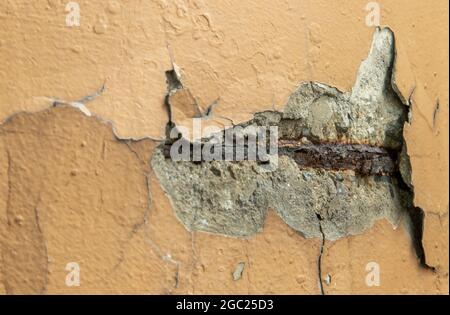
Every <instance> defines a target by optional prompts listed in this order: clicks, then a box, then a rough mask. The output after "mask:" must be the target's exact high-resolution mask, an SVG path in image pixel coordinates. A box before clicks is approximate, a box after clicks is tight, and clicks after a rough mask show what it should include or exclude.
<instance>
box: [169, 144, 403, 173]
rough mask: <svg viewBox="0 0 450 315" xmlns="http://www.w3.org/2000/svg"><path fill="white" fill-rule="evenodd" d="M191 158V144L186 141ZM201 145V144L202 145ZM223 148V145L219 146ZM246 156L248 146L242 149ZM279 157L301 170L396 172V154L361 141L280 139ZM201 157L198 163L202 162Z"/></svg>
mask: <svg viewBox="0 0 450 315" xmlns="http://www.w3.org/2000/svg"><path fill="white" fill-rule="evenodd" d="M189 146H190V149H191V154H190V155H191V158H192V152H193V151H192V150H193V147H192V144H189ZM201 147H203V145H202V146H201ZM170 148H171V144H166V145H165V148H164V156H165V157H166V158H170ZM222 149H223V150H222V151H224V147H222ZM243 150H244V154H243V156H244V157H245V158H244V160H246V159H248V158H247V157H248V152H247V147H244V148H243ZM278 154H279V156H283V155H284V156H289V157H290V158H292V159H293V160H294V161H295V163H297V165H298V166H299V168H300V169H303V168H316V169H324V170H353V171H355V172H356V173H358V174H362V175H391V174H394V173H395V172H396V171H397V163H396V160H397V156H396V155H397V154H396V152H392V151H389V150H386V149H384V148H381V147H374V146H369V145H364V144H342V143H318V144H313V143H304V142H301V141H296V140H279V142H278ZM202 161H203V159H202V160H201V161H199V162H202Z"/></svg>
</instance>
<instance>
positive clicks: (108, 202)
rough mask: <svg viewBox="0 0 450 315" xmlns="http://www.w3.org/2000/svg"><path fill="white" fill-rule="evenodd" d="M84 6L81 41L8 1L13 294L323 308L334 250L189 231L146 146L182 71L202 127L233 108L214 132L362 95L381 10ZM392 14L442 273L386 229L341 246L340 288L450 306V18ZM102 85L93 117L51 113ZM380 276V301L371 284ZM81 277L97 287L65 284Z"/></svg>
mask: <svg viewBox="0 0 450 315" xmlns="http://www.w3.org/2000/svg"><path fill="white" fill-rule="evenodd" d="M77 2H78V3H79V5H80V9H81V11H80V13H81V25H80V26H79V27H67V26H66V25H65V18H66V15H67V12H65V4H66V2H65V1H62V0H39V1H32V2H30V1H25V0H4V1H1V3H0V60H2V62H1V63H0V121H2V124H1V125H0V216H1V217H0V224H1V225H0V241H1V250H2V252H1V260H0V266H1V272H0V283H1V284H0V292H2V293H98V292H103V293H198V294H200V293H221V294H222V293H305V294H319V293H320V288H319V285H318V274H317V259H318V256H319V254H320V248H321V239H319V238H314V239H305V238H303V237H302V236H301V235H299V234H297V233H296V232H295V231H294V230H292V229H291V228H289V227H288V226H287V225H286V224H285V223H284V222H283V221H282V220H281V219H280V218H279V217H278V216H277V215H275V214H274V212H273V211H271V210H270V211H269V212H268V215H267V218H266V221H265V223H264V227H263V229H262V231H261V232H260V233H258V234H256V235H255V236H253V237H251V238H248V239H236V238H229V237H224V236H217V235H210V234H207V233H202V232H189V231H187V230H186V229H185V227H184V226H183V225H182V224H181V223H180V222H179V221H178V219H177V218H176V216H175V214H174V212H173V209H172V206H171V204H170V202H169V200H168V199H167V196H166V195H165V193H164V192H163V190H162V188H161V187H160V183H159V181H158V180H157V178H156V177H155V175H154V174H153V171H152V169H151V167H150V164H149V161H150V159H151V156H152V154H153V151H154V148H155V147H156V145H157V144H158V142H157V141H154V140H152V139H150V138H146V137H151V138H156V139H160V138H162V137H164V128H165V124H166V122H167V113H166V109H165V107H164V96H165V94H166V90H167V85H166V77H165V71H166V70H169V69H171V68H172V67H173V63H175V64H176V65H177V66H178V67H179V68H180V69H181V72H182V80H183V84H184V86H185V87H186V88H188V90H189V95H187V96H186V97H184V98H181V99H180V100H179V102H175V101H174V103H175V107H177V113H178V114H177V115H178V116H177V117H179V121H180V122H182V123H186V124H187V123H190V121H191V118H192V115H193V114H192V113H193V112H194V109H193V106H195V105H194V104H195V103H197V104H198V106H199V107H200V108H201V109H202V110H204V109H206V108H207V107H208V105H210V104H212V103H213V102H215V101H217V100H218V103H217V106H215V107H214V110H213V113H212V115H209V116H208V117H206V118H205V119H204V122H205V124H217V125H222V124H229V119H231V120H232V121H233V122H234V123H238V122H243V121H246V120H249V119H251V117H252V115H253V114H254V113H255V112H257V111H262V110H266V109H281V108H282V107H283V106H284V105H285V103H286V101H287V99H288V96H289V95H290V94H291V93H292V92H293V91H294V90H295V88H296V86H298V84H299V83H300V82H306V81H316V82H322V83H325V84H328V85H330V86H333V87H336V88H338V89H339V90H341V91H350V89H351V87H352V86H353V83H354V79H355V77H356V73H357V70H358V67H359V65H360V63H361V61H362V60H363V59H364V58H366V56H367V54H368V49H369V47H370V43H371V40H372V34H373V32H374V27H368V26H367V25H366V23H365V17H366V15H367V13H368V12H367V11H365V10H364V8H365V6H366V4H367V1H351V2H350V1H348V2H347V1H346V2H330V1H325V0H319V1H306V0H301V1H293V0H292V1H290V0H285V1H269V0H258V1H256V0H248V1H237V0H229V1H228V0H227V1H201V0H185V1H181V0H180V1H165V0H155V1H137V0H135V1H131V0H130V1H118V0H109V1H87V0H79V1H77ZM378 3H379V4H380V6H381V25H384V26H389V27H390V29H392V31H393V33H394V34H395V47H396V54H397V59H396V64H395V85H396V88H397V90H398V92H399V94H400V96H401V98H402V99H403V101H404V102H405V103H408V104H409V106H410V107H411V121H410V123H409V124H407V125H406V126H405V130H404V138H405V139H406V143H407V147H408V154H409V156H410V159H411V164H412V183H413V185H414V203H415V205H416V206H418V207H421V208H422V209H423V210H424V212H425V217H424V236H423V245H424V250H425V254H426V262H427V264H428V265H429V266H433V267H435V270H434V271H432V270H429V269H424V268H422V267H420V266H419V264H418V261H417V258H416V256H415V252H414V249H413V247H412V242H411V240H410V236H409V233H408V232H407V230H406V229H405V227H404V226H403V225H400V226H399V227H398V228H397V229H395V230H394V229H393V227H392V225H391V224H390V223H389V222H387V221H379V222H378V223H376V224H375V225H374V226H373V227H372V228H371V229H370V230H368V231H366V232H365V233H364V234H361V235H357V236H350V237H346V238H343V239H340V240H337V241H335V242H331V241H327V242H326V243H325V247H324V253H323V255H322V276H323V277H324V276H325V275H327V274H329V275H330V279H331V281H330V283H329V284H326V283H325V284H323V285H324V290H325V292H326V293H341V294H342V293H418V292H421V293H430V294H434V293H446V294H448V197H449V196H448V188H449V187H448V149H449V148H448V133H449V128H448V2H447V1H446V0H439V1H433V2H432V3H430V2H426V1H406V0H402V1H378ZM102 85H104V86H105V89H104V91H103V93H101V95H99V96H98V97H97V98H95V100H93V101H91V102H89V103H86V107H87V108H88V109H89V111H90V112H91V113H93V115H94V116H93V117H87V116H86V115H84V114H83V113H81V112H80V111H78V110H77V109H74V108H71V107H70V106H61V107H55V108H50V107H51V106H52V99H53V98H57V99H59V100H64V101H67V102H70V101H74V100H79V99H81V98H83V97H84V96H86V95H89V94H92V93H93V92H95V91H97V90H99V89H100V87H102ZM17 113H19V114H17ZM119 138H134V139H140V138H144V139H142V140H140V141H131V140H130V141H127V140H121V139H119ZM371 261H374V262H377V263H378V264H379V265H380V268H381V285H380V286H379V287H367V285H366V284H365V282H364V279H365V276H366V274H367V271H366V270H365V266H366V264H367V263H369V262H371ZM69 262H77V263H78V264H79V265H80V270H81V284H80V286H77V287H68V286H67V285H66V284H65V282H64V280H65V278H66V274H67V271H66V270H65V266H66V264H67V263H69ZM242 262H243V263H245V265H244V269H243V271H242V276H241V277H240V279H238V280H234V279H233V272H234V271H235V269H236V267H237V266H238V264H240V263H242Z"/></svg>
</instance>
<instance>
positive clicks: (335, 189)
mask: <svg viewBox="0 0 450 315" xmlns="http://www.w3.org/2000/svg"><path fill="white" fill-rule="evenodd" d="M393 45H394V38H393V34H392V32H391V31H390V30H389V29H387V28H385V29H382V30H376V32H375V34H374V38H373V44H372V48H371V50H370V53H369V57H368V58H367V59H366V60H365V61H364V62H363V63H362V65H361V67H360V71H359V73H358V77H357V79H356V84H355V87H354V88H353V90H352V92H351V93H341V92H339V91H338V90H337V89H335V88H332V87H329V86H326V85H324V84H320V83H314V82H309V83H305V84H302V85H300V87H299V88H298V89H297V90H296V91H295V92H294V93H293V94H292V95H291V97H290V98H289V100H288V102H287V104H286V108H285V110H284V111H283V112H277V111H266V112H261V113H257V114H255V116H254V119H253V120H251V121H249V122H247V123H244V124H242V125H241V126H244V127H248V126H278V127H279V137H280V138H281V139H300V138H302V137H306V138H307V139H308V141H313V142H332V143H333V142H349V143H366V144H370V145H374V146H382V147H386V148H389V149H392V150H397V151H399V150H400V149H401V147H402V143H403V139H402V130H403V124H404V121H405V119H406V108H405V107H404V106H403V105H402V103H401V102H400V100H399V99H398V97H397V96H396V94H395V92H394V91H393V89H392V87H391V84H390V79H391V75H392V66H393V62H394V49H393ZM204 141H207V140H204ZM152 167H153V169H154V170H155V173H156V175H157V176H158V178H159V180H160V182H161V184H162V186H163V187H164V189H165V190H166V192H167V193H168V196H169V198H170V200H171V202H172V205H173V207H174V210H175V212H176V214H177V216H178V218H179V219H180V220H181V221H182V222H183V223H184V225H185V226H186V227H187V228H188V229H189V230H190V231H197V230H198V231H205V232H210V233H218V234H223V235H229V236H236V237H248V236H251V235H254V234H255V233H257V232H259V231H261V229H262V226H263V224H264V219H265V216H266V212H267V209H268V208H272V209H274V210H275V211H276V212H277V213H278V214H279V215H280V216H281V218H282V219H283V220H284V221H285V222H286V223H287V224H288V225H289V226H291V227H292V228H294V229H295V230H297V231H299V232H301V233H302V234H303V235H304V236H305V237H321V236H322V232H323V234H324V235H325V237H326V238H327V239H332V240H334V239H338V238H340V237H343V236H347V235H354V234H358V233H361V232H363V231H364V230H366V229H367V228H369V227H370V226H372V225H373V223H374V222H375V221H376V220H378V219H381V218H387V219H388V220H389V221H390V222H391V223H392V224H396V223H397V222H398V220H399V218H400V217H401V215H402V213H403V212H404V209H406V208H408V207H410V206H411V197H412V195H411V194H410V192H409V191H406V190H404V189H402V188H400V187H401V185H400V184H401V183H398V182H397V179H396V178H395V177H389V176H363V175H360V174H357V173H355V172H352V171H336V172H335V171H324V170H320V169H301V168H299V166H298V165H297V164H296V163H295V162H294V160H293V159H292V158H290V157H287V156H281V157H280V158H279V161H278V167H277V168H276V169H275V170H273V171H271V172H264V171H261V168H260V166H259V165H258V163H257V162H255V161H241V162H225V161H213V162H202V163H196V164H194V163H191V162H188V161H179V162H174V161H172V160H171V159H170V158H166V157H165V156H164V154H163V145H162V146H160V147H159V149H157V151H156V152H155V154H154V156H153V159H152ZM318 218H320V220H321V222H320V224H321V225H322V231H321V229H320V226H319V220H318Z"/></svg>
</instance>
